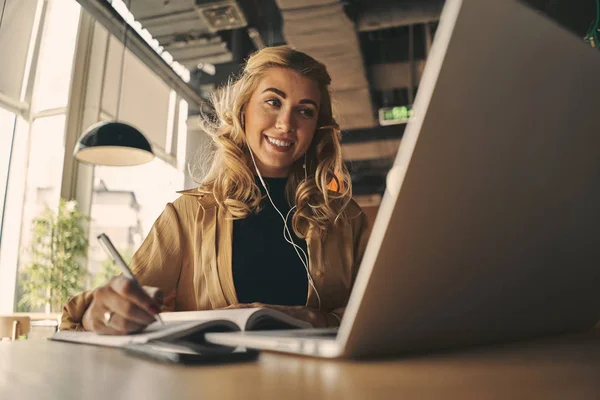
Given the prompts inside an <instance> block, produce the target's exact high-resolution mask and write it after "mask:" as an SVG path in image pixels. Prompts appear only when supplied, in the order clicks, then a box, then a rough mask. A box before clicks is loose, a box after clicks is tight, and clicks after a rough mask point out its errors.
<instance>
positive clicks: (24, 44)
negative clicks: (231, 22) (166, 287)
mask: <svg viewBox="0 0 600 400" xmlns="http://www.w3.org/2000/svg"><path fill="white" fill-rule="evenodd" d="M2 4H3V3H2V2H1V0H0V5H2ZM5 6H6V7H5V9H4V18H3V22H2V25H1V26H0V71H2V73H0V215H2V216H3V217H4V218H3V221H2V226H1V236H0V314H5V313H11V312H13V311H43V310H44V307H39V306H38V307H34V308H31V307H28V306H27V307H26V306H23V305H20V306H18V303H19V299H20V298H22V295H23V293H22V291H23V287H24V285H23V282H25V281H24V280H23V279H28V278H27V277H28V276H29V275H28V274H23V272H24V271H26V270H27V267H28V265H30V264H31V261H32V256H31V254H32V252H31V246H32V242H33V241H35V240H33V239H34V237H35V235H34V231H33V229H34V228H33V225H34V220H35V219H36V218H38V217H40V216H41V215H42V214H43V213H44V212H45V211H46V210H51V211H56V210H57V209H58V208H59V207H58V206H59V203H60V198H61V193H71V195H72V196H76V197H78V199H79V198H83V199H84V200H83V203H84V204H83V205H81V209H82V211H83V212H84V213H85V214H88V213H89V217H90V223H89V225H88V227H89V231H87V232H86V235H89V236H88V237H89V249H88V254H87V261H86V263H87V264H86V265H87V267H88V268H89V274H87V276H88V279H86V280H85V282H84V283H83V286H84V287H86V286H87V287H90V286H93V285H96V284H99V283H102V280H104V279H105V278H106V277H108V274H109V273H110V272H112V271H113V270H111V264H110V263H109V262H107V257H106V255H105V254H104V253H103V251H102V250H101V248H100V247H99V246H98V244H97V240H96V236H97V234H98V233H100V232H105V233H107V234H108V235H109V236H110V237H111V239H112V240H113V242H114V243H115V244H116V246H117V248H118V249H119V250H120V251H122V252H123V254H124V256H125V257H126V258H129V257H131V256H132V255H133V253H134V252H135V251H136V250H137V248H138V247H139V245H140V244H141V241H142V240H143V238H144V237H145V236H146V235H147V233H148V231H149V230H150V228H151V226H152V224H153V222H154V221H155V219H156V218H157V217H158V215H159V214H160V213H161V212H162V210H163V209H164V207H165V205H166V203H167V202H170V201H173V200H174V199H175V198H176V197H177V196H178V195H177V193H176V191H177V190H181V189H183V188H184V172H185V168H184V165H185V153H186V151H185V143H186V132H187V129H186V123H185V120H186V118H187V103H186V102H185V101H183V100H182V99H181V97H179V96H178V95H177V94H176V93H175V92H173V90H172V89H171V88H170V87H169V85H167V84H166V83H165V82H163V81H162V80H161V79H160V78H159V76H158V75H156V74H155V73H154V72H153V71H151V70H150V69H149V68H148V67H147V66H146V65H145V64H143V63H142V62H141V61H140V60H139V59H138V58H137V57H136V56H135V55H133V54H132V53H131V52H130V51H128V50H127V51H124V47H123V45H122V43H121V42H120V41H119V40H117V39H116V38H115V37H113V36H112V35H110V33H109V32H108V31H107V30H106V29H105V28H104V27H102V26H101V25H100V24H99V23H97V22H94V21H93V20H91V19H90V17H89V16H88V15H87V14H85V13H84V14H83V15H82V11H81V7H80V5H79V4H78V3H77V1H76V0H19V1H8V2H6V5H5ZM80 27H83V29H81V31H80V29H79V28H80ZM82 32H83V33H82ZM86 32H91V36H89V37H83V38H82V40H81V41H79V42H78V37H77V35H78V33H79V34H86ZM90 39H91V40H90ZM123 56H124V58H123ZM76 57H78V58H77V59H86V60H87V63H85V66H84V63H81V64H80V63H77V65H78V66H79V67H77V69H76V67H75V65H76V64H75V62H74V61H75V59H76ZM123 61H124V62H123ZM122 66H123V67H124V69H123V75H124V79H123V80H121V67H122ZM74 76H77V77H82V76H85V79H78V80H77V81H78V82H85V83H84V84H83V86H82V87H78V86H74V87H72V82H73V77H74ZM121 82H123V84H122V85H121ZM69 96H73V98H70V97H69ZM117 104H119V110H118V111H117ZM78 110H83V111H81V113H82V114H81V115H77V113H78V112H80V111H78ZM67 116H69V117H68V118H67ZM79 117H81V118H79ZM112 119H118V120H120V121H124V122H128V123H130V124H132V125H134V126H136V127H138V128H139V129H140V130H141V131H142V132H143V133H144V134H145V135H146V136H147V137H148V139H149V140H150V141H151V142H152V145H153V148H154V149H155V153H156V155H157V157H156V158H155V160H154V161H152V162H150V163H148V164H146V165H142V166H138V167H95V168H93V169H87V170H86V171H87V172H85V173H83V174H82V175H78V173H76V172H72V170H75V169H76V168H73V166H72V165H69V164H70V160H69V157H70V154H71V152H72V151H73V148H72V146H73V143H74V142H75V139H76V135H79V134H80V133H81V132H83V130H85V128H86V127H87V126H89V125H91V124H94V123H97V122H99V121H102V120H112ZM77 124H82V125H83V124H85V125H86V126H77ZM68 146H71V147H68ZM65 160H67V162H65ZM92 171H93V173H92ZM82 176H83V178H82ZM90 199H91V200H90ZM65 200H70V199H65ZM83 258H85V255H84V256H83ZM103 273H104V275H103ZM20 279H21V280H20ZM46 309H47V308H46Z"/></svg>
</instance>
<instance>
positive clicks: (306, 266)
mask: <svg viewBox="0 0 600 400" xmlns="http://www.w3.org/2000/svg"><path fill="white" fill-rule="evenodd" d="M248 150H249V151H250V157H251V158H252V163H253V164H254V169H255V170H256V173H257V174H258V178H259V179H260V182H261V183H262V185H263V187H264V188H265V192H266V193H267V197H268V198H269V201H270V202H271V204H272V205H273V208H275V211H277V214H279V216H280V217H281V219H282V220H283V238H284V239H285V241H286V242H288V243H289V244H291V245H292V246H293V247H294V250H295V251H296V254H297V255H298V258H299V259H300V262H301V263H302V265H304V269H305V270H306V277H307V278H308V283H309V284H310V285H311V286H312V288H313V290H314V291H315V294H316V295H317V301H318V303H319V310H320V309H321V296H319V292H318V290H317V287H316V286H315V283H314V281H313V279H312V276H311V275H310V268H309V259H308V256H307V255H306V253H305V252H304V250H303V249H302V247H300V246H298V245H297V244H296V243H294V240H293V239H292V233H291V232H290V230H289V228H288V226H287V220H288V218H289V216H290V213H291V212H292V210H294V209H295V208H296V206H293V207H292V208H290V211H288V213H287V215H286V216H285V217H284V216H283V214H282V212H281V211H279V209H278V208H277V206H276V205H275V203H274V202H273V199H272V198H271V195H270V194H269V189H268V188H267V185H266V184H265V181H264V180H263V177H262V175H261V174H260V171H259V170H258V167H257V166H256V161H255V160H254V154H253V153H252V149H251V148H250V146H248ZM302 168H304V179H308V173H307V171H306V153H305V154H304V164H303V165H302ZM286 234H287V235H286ZM300 253H302V255H301V254H300Z"/></svg>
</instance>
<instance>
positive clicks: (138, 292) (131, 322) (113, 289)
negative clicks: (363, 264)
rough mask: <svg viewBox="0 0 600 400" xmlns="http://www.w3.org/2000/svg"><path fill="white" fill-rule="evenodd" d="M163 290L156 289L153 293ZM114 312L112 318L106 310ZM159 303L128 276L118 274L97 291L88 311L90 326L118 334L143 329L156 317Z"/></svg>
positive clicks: (100, 330) (97, 329)
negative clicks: (107, 314)
mask: <svg viewBox="0 0 600 400" xmlns="http://www.w3.org/2000/svg"><path fill="white" fill-rule="evenodd" d="M158 295H159V293H158V291H157V290H154V292H153V296H156V297H158ZM107 312H110V313H111V314H110V318H109V321H108V322H107V320H106V319H105V313H107ZM157 312H158V307H157V306H156V304H155V303H154V301H153V300H152V299H151V298H150V297H149V296H148V294H147V293H146V292H145V291H144V290H143V289H142V288H140V287H138V286H137V285H135V284H134V283H132V282H131V281H130V280H129V279H127V278H125V277H115V278H113V279H111V281H110V282H109V283H108V284H106V285H104V286H102V287H100V288H98V289H97V290H96V291H95V292H94V299H93V301H92V303H91V304H90V307H89V309H88V311H86V314H89V316H88V317H87V318H86V325H87V326H86V329H87V328H88V327H91V330H93V331H94V332H97V333H100V334H107V335H115V334H121V335H123V334H128V333H133V332H139V331H141V330H143V329H144V328H145V327H146V326H148V325H149V324H151V323H152V322H153V321H154V315H155V314H156V313H157Z"/></svg>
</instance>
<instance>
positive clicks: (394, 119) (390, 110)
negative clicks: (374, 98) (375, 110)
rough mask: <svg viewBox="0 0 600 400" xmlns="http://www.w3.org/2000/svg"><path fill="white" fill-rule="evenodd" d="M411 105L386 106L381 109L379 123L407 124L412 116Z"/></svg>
mask: <svg viewBox="0 0 600 400" xmlns="http://www.w3.org/2000/svg"><path fill="white" fill-rule="evenodd" d="M412 114H413V110H412V108H411V107H406V106H400V107H386V108H380V109H379V125H397V124H405V123H407V122H408V120H409V118H410V117H411V116H412Z"/></svg>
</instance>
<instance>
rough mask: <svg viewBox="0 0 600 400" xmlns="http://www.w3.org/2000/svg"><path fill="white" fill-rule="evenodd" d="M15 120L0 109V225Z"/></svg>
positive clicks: (11, 114)
mask: <svg viewBox="0 0 600 400" xmlns="http://www.w3.org/2000/svg"><path fill="white" fill-rule="evenodd" d="M15 119H16V115H15V114H13V113H11V112H9V111H7V110H4V109H2V108H0V224H3V223H4V203H5V201H4V199H5V197H4V195H5V194H6V185H7V183H8V167H9V161H10V154H11V152H12V141H13V134H14V127H15ZM1 229H2V227H1V225H0V230H1ZM0 239H1V237H0Z"/></svg>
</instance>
